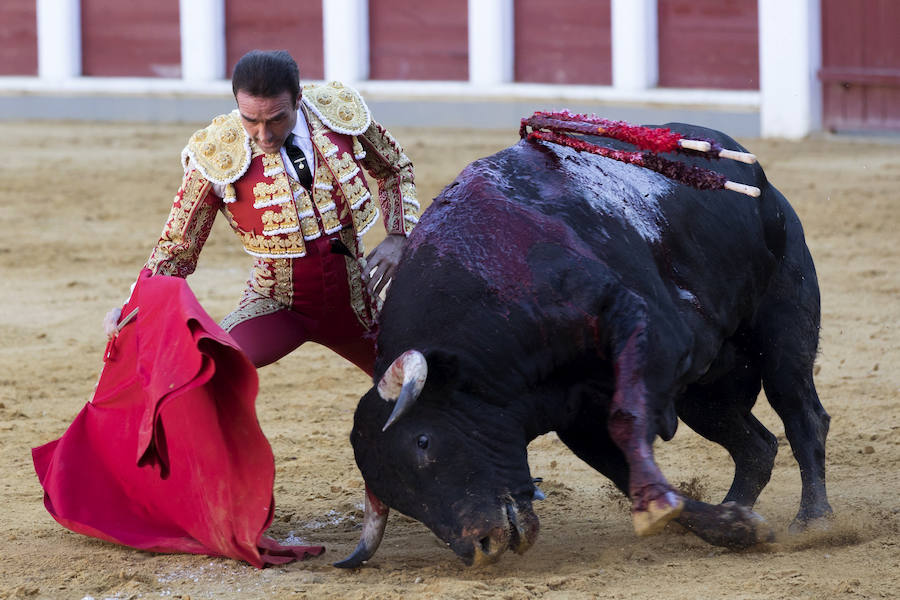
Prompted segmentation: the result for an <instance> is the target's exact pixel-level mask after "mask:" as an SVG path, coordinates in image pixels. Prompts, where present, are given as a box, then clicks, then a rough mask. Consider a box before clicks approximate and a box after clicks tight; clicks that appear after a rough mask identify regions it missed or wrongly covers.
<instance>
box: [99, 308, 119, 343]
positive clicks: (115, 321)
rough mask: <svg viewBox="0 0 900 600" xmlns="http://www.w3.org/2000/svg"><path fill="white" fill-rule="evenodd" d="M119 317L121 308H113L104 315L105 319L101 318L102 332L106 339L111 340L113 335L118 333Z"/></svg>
mask: <svg viewBox="0 0 900 600" xmlns="http://www.w3.org/2000/svg"><path fill="white" fill-rule="evenodd" d="M121 316H122V309H121V307H120V308H114V309H112V310H111V311H109V312H108V313H106V317H104V318H103V330H104V331H105V332H106V337H108V338H110V339H111V338H112V337H113V336H114V335H116V333H118V331H119V328H118V325H119V318H120V317H121Z"/></svg>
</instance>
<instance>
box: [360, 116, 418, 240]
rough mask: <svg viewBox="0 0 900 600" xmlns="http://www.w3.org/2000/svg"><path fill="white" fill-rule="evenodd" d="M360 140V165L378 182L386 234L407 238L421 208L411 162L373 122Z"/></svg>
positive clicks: (391, 138) (396, 144) (383, 130)
mask: <svg viewBox="0 0 900 600" xmlns="http://www.w3.org/2000/svg"><path fill="white" fill-rule="evenodd" d="M359 140H360V141H361V142H362V145H363V147H364V149H365V156H364V157H362V158H361V159H360V163H361V164H362V165H363V167H365V169H366V170H367V171H368V172H369V174H370V175H372V177H374V178H375V179H376V181H378V200H379V203H380V204H381V211H382V214H383V215H384V227H385V229H386V230H387V232H388V233H389V234H390V233H398V234H402V235H409V232H410V231H412V228H413V227H414V226H415V224H416V223H418V221H419V218H418V214H419V208H420V207H419V202H418V201H417V200H416V184H415V182H414V179H413V164H412V161H411V160H409V157H408V156H406V154H405V153H404V152H403V148H401V147H400V144H398V143H397V141H396V140H394V138H393V136H391V134H390V133H389V132H388V131H387V130H386V129H385V128H384V127H382V126H381V125H380V124H378V123H376V122H375V121H372V124H371V125H369V128H368V129H367V130H366V131H365V132H363V134H362V135H360V136H359Z"/></svg>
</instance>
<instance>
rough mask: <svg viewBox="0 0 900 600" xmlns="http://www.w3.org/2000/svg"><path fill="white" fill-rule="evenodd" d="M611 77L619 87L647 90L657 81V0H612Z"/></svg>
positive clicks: (614, 85) (615, 85)
mask: <svg viewBox="0 0 900 600" xmlns="http://www.w3.org/2000/svg"><path fill="white" fill-rule="evenodd" d="M611 23H612V79H613V87H615V88H619V89H622V90H646V89H648V88H653V87H656V84H657V83H658V81H659V40H658V29H659V28H658V18H657V6H656V0H612V5H611Z"/></svg>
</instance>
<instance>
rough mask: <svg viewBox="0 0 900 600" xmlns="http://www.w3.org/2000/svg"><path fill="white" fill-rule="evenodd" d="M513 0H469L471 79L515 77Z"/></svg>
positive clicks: (484, 81) (499, 80) (507, 79)
mask: <svg viewBox="0 0 900 600" xmlns="http://www.w3.org/2000/svg"><path fill="white" fill-rule="evenodd" d="M513 25H514V24H513V0H469V81H470V82H471V83H474V84H476V85H494V84H498V83H508V82H510V81H512V80H513V54H514V52H515V47H514V45H513Z"/></svg>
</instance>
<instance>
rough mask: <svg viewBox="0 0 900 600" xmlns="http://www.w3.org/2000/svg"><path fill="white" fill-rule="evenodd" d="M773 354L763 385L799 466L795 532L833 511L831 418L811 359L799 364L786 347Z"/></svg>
mask: <svg viewBox="0 0 900 600" xmlns="http://www.w3.org/2000/svg"><path fill="white" fill-rule="evenodd" d="M774 354H775V356H771V357H770V359H769V360H768V361H767V363H766V369H765V371H764V372H763V385H764V386H765V390H766V397H767V398H768V399H769V403H770V404H771V405H772V408H774V409H775V412H777V413H778V416H779V417H781V420H782V421H783V422H784V432H785V436H786V437H787V439H788V442H790V444H791V450H793V452H794V458H795V459H796V460H797V464H798V465H799V466H800V481H801V485H802V491H801V495H800V510H799V511H798V512H797V516H796V517H795V519H794V522H793V524H792V525H791V529H792V530H794V531H798V530H802V529H804V528H805V527H806V526H807V525H808V524H809V523H810V522H811V521H816V520H819V519H822V518H824V517H828V516H830V515H831V514H832V510H831V506H830V505H829V504H828V496H827V494H826V491H825V438H826V436H827V435H828V425H829V422H830V421H831V417H829V416H828V413H826V412H825V409H824V408H823V407H822V403H821V402H820V401H819V396H818V394H817V393H816V388H815V385H814V384H813V375H812V361H811V360H809V361H808V364H798V363H801V361H799V360H798V359H797V355H791V354H790V349H788V348H785V349H783V350H782V349H781V348H778V349H777V350H775V352H774Z"/></svg>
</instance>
